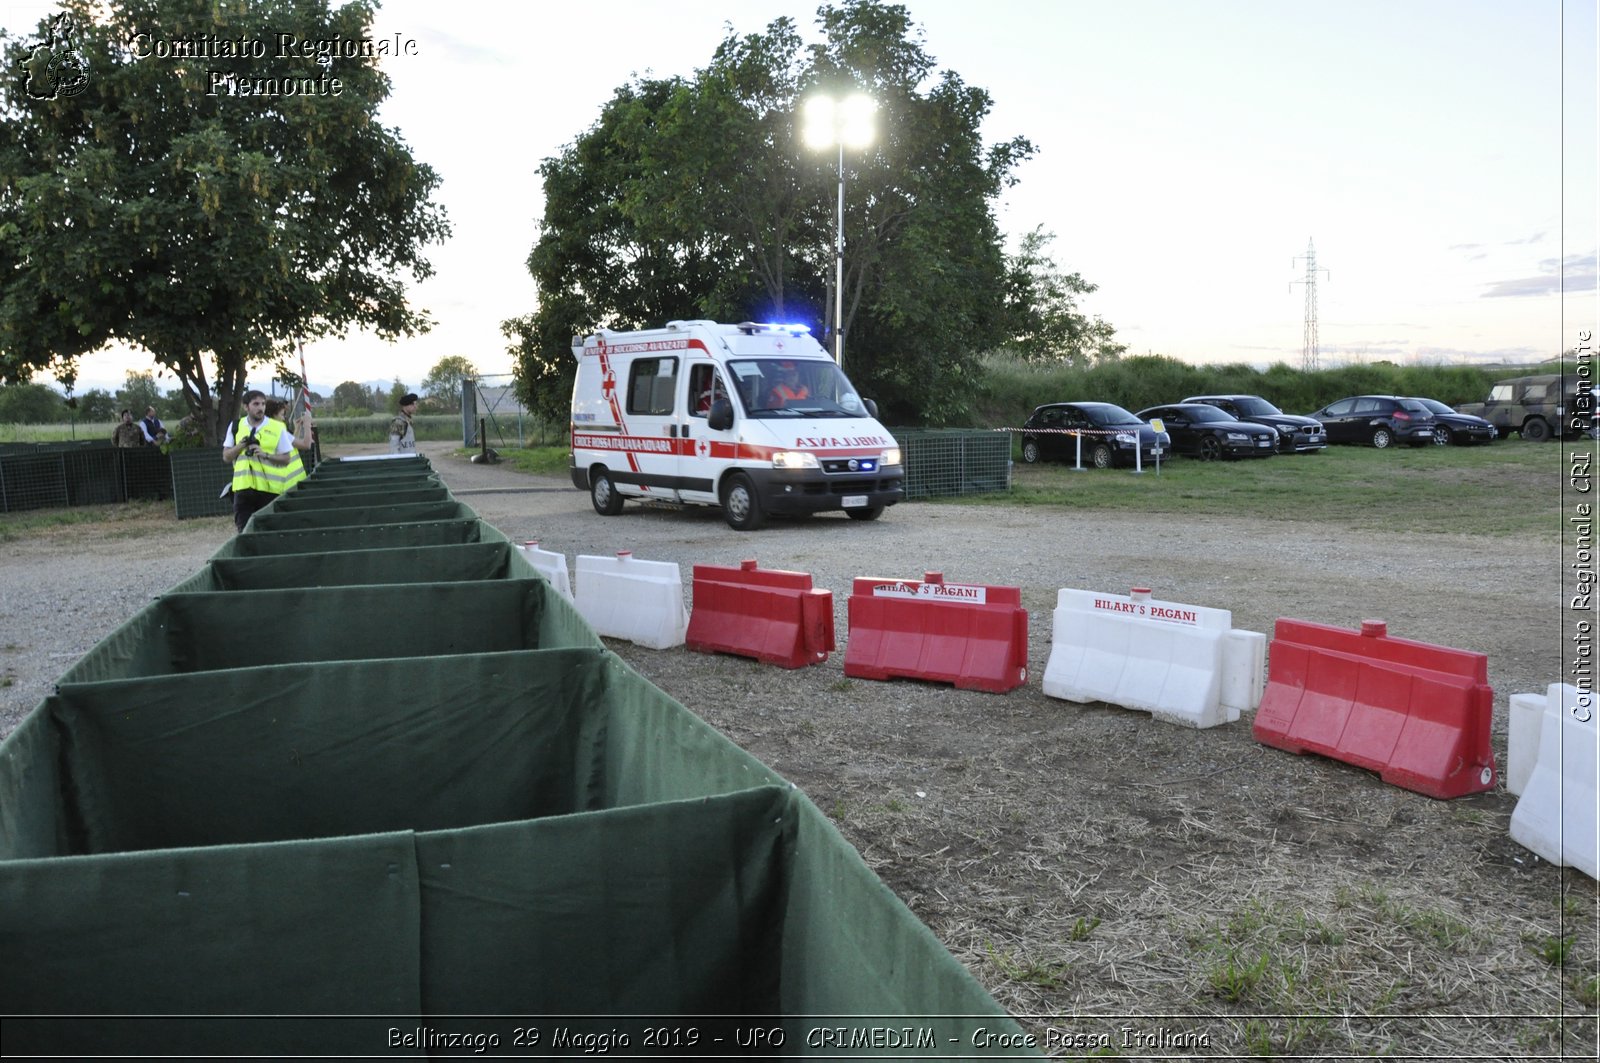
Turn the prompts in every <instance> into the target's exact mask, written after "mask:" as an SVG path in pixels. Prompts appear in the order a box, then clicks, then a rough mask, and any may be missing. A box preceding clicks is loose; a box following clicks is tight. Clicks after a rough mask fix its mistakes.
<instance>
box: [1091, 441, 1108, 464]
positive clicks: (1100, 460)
mask: <svg viewBox="0 0 1600 1063" xmlns="http://www.w3.org/2000/svg"><path fill="white" fill-rule="evenodd" d="M1089 461H1090V462H1091V463H1092V464H1093V465H1094V467H1095V468H1097V469H1109V468H1111V444H1110V443H1096V444H1095V445H1094V449H1093V450H1091V451H1090V452H1089Z"/></svg>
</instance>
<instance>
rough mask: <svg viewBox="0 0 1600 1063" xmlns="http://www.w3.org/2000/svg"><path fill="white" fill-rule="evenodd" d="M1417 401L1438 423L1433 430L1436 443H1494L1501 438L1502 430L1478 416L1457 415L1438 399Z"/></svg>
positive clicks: (1468, 414) (1469, 414)
mask: <svg viewBox="0 0 1600 1063" xmlns="http://www.w3.org/2000/svg"><path fill="white" fill-rule="evenodd" d="M1417 401H1418V402H1420V403H1422V404H1423V405H1424V406H1426V407H1427V408H1428V412H1429V413H1432V414H1433V419H1434V420H1435V421H1437V422H1438V427H1436V428H1434V430H1433V441H1434V442H1435V443H1438V444H1440V445H1448V444H1452V443H1493V442H1494V441H1495V440H1496V439H1499V438H1500V429H1498V428H1496V427H1495V426H1494V425H1493V424H1491V423H1490V422H1489V421H1486V420H1484V419H1483V418H1482V417H1479V416H1477V415H1476V414H1471V413H1457V412H1456V411H1455V410H1453V409H1451V408H1450V407H1449V406H1446V405H1445V404H1444V403H1442V402H1440V401H1439V400H1438V399H1424V398H1420V397H1419V398H1418V399H1417Z"/></svg>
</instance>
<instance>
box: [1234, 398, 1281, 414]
mask: <svg viewBox="0 0 1600 1063" xmlns="http://www.w3.org/2000/svg"><path fill="white" fill-rule="evenodd" d="M1233 404H1234V405H1235V406H1237V407H1239V415H1240V416H1241V417H1279V416H1282V414H1283V411H1282V410H1280V409H1278V408H1277V407H1276V406H1274V405H1273V404H1272V403H1270V402H1268V401H1267V400H1266V399H1258V398H1256V397H1255V396H1254V395H1245V396H1242V397H1240V398H1237V399H1234V400H1233Z"/></svg>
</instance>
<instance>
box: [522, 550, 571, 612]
mask: <svg viewBox="0 0 1600 1063" xmlns="http://www.w3.org/2000/svg"><path fill="white" fill-rule="evenodd" d="M518 549H519V550H521V551H522V556H524V557H526V558H527V559H528V563H529V564H530V565H532V566H533V568H534V571H535V572H537V573H539V575H541V576H543V577H544V578H545V580H546V581H547V582H548V583H549V584H550V586H551V587H553V588H554V589H555V592H556V593H557V594H559V595H561V597H563V598H565V599H566V600H567V601H569V602H570V601H572V580H571V579H570V578H568V576H567V555H566V554H558V553H555V552H554V551H552V550H541V549H539V543H538V541H537V540H534V539H530V540H529V541H528V542H526V543H524V544H523V545H522V546H520V547H518Z"/></svg>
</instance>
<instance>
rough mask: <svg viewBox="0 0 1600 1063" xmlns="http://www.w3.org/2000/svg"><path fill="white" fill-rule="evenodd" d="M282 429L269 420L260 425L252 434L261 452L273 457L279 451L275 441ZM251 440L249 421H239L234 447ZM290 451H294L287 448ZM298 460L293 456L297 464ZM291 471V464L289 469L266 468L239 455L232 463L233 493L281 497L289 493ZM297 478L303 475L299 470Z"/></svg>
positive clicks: (235, 427) (281, 467)
mask: <svg viewBox="0 0 1600 1063" xmlns="http://www.w3.org/2000/svg"><path fill="white" fill-rule="evenodd" d="M283 431H284V428H283V425H282V424H281V423H280V422H278V421H275V420H273V419H272V418H271V417H268V418H266V419H265V420H264V421H262V422H261V427H259V428H257V429H256V430H255V432H256V438H257V439H259V440H260V441H261V450H262V452H263V453H265V454H273V453H275V452H276V451H277V449H278V437H279V436H281V435H283ZM249 436H250V418H249V417H241V418H239V423H238V424H236V425H234V427H233V445H234V446H238V445H239V441H240V440H242V439H247V438H249ZM289 449H290V450H293V449H294V448H293V447H290V448H289ZM298 460H299V457H298V455H296V461H298ZM292 468H294V462H290V463H289V464H288V465H269V464H267V463H266V462H264V461H259V460H257V459H255V458H249V457H246V456H245V455H244V454H240V455H239V456H238V457H237V458H235V459H233V493H234V494H238V493H239V492H240V491H265V492H266V493H267V494H269V495H281V494H283V492H284V491H286V490H288V489H289V484H290V480H289V470H290V469H292ZM300 475H301V476H304V475H305V468H304V467H303V466H302V467H301V469H300Z"/></svg>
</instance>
